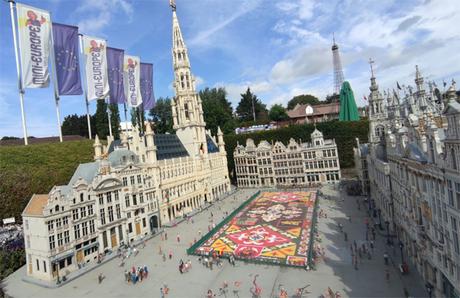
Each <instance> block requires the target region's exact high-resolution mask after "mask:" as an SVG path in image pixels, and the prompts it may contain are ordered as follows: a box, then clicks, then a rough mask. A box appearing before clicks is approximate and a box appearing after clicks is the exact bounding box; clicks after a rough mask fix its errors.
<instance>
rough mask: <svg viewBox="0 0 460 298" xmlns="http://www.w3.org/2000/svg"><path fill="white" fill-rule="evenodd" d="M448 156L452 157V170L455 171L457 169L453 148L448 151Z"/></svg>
mask: <svg viewBox="0 0 460 298" xmlns="http://www.w3.org/2000/svg"><path fill="white" fill-rule="evenodd" d="M450 155H451V156H452V168H453V169H454V170H456V169H457V159H456V157H455V150H454V148H451V149H450Z"/></svg>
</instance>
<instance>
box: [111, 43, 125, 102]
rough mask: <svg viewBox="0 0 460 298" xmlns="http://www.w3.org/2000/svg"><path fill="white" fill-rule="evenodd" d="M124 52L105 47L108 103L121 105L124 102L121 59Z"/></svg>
mask: <svg viewBox="0 0 460 298" xmlns="http://www.w3.org/2000/svg"><path fill="white" fill-rule="evenodd" d="M124 56H125V51H124V50H121V49H115V48H111V47H107V73H108V75H109V87H110V92H109V102H110V103H112V104H121V103H124V102H126V99H125V87H124V85H123V59H124Z"/></svg>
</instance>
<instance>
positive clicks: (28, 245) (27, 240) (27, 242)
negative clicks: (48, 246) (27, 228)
mask: <svg viewBox="0 0 460 298" xmlns="http://www.w3.org/2000/svg"><path fill="white" fill-rule="evenodd" d="M26 247H27V248H30V236H29V235H27V237H26Z"/></svg>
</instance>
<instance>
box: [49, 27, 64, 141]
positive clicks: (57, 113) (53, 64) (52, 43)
mask: <svg viewBox="0 0 460 298" xmlns="http://www.w3.org/2000/svg"><path fill="white" fill-rule="evenodd" d="M50 28H51V33H50V35H51V69H52V70H53V73H52V75H53V85H54V102H55V103H56V116H57V123H58V129H59V141H60V142H61V143H62V127H61V112H60V109H59V100H60V98H59V90H58V85H57V73H56V60H55V59H56V56H55V52H54V37H53V24H52V23H51V22H50Z"/></svg>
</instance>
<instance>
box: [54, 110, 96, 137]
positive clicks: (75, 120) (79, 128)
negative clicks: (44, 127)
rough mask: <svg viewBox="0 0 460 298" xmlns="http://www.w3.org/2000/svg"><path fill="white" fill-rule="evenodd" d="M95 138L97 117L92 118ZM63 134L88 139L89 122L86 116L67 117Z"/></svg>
mask: <svg viewBox="0 0 460 298" xmlns="http://www.w3.org/2000/svg"><path fill="white" fill-rule="evenodd" d="M90 120H91V127H92V133H93V136H94V134H95V117H94V116H90ZM62 134H63V135H65V136H70V135H79V136H82V137H86V138H87V137H88V120H87V118H86V115H81V116H79V115H77V114H73V115H67V116H66V117H64V121H63V122H62Z"/></svg>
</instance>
